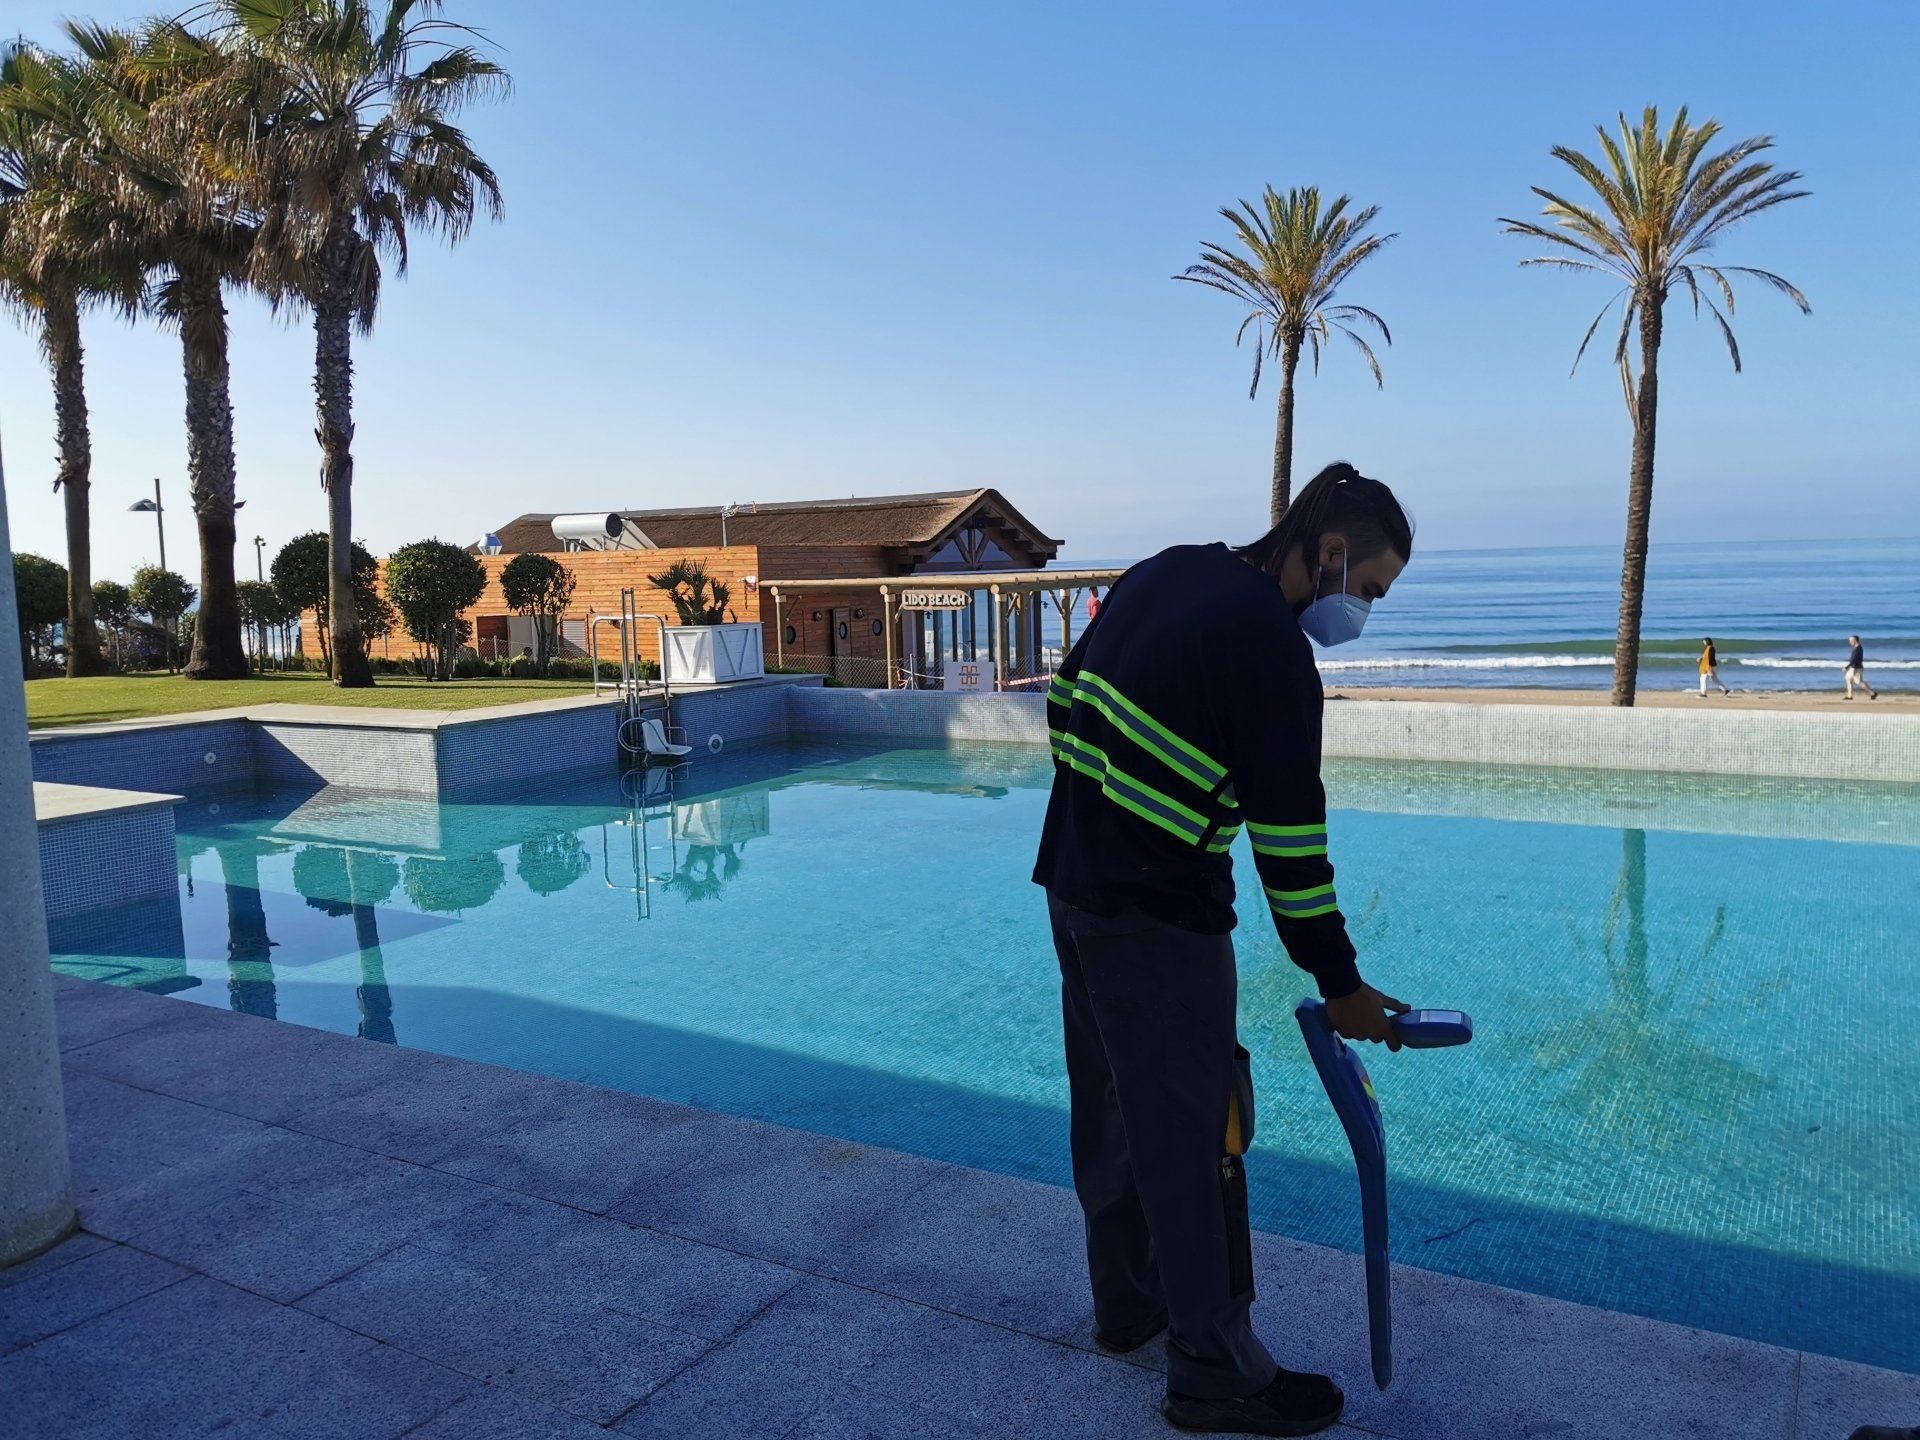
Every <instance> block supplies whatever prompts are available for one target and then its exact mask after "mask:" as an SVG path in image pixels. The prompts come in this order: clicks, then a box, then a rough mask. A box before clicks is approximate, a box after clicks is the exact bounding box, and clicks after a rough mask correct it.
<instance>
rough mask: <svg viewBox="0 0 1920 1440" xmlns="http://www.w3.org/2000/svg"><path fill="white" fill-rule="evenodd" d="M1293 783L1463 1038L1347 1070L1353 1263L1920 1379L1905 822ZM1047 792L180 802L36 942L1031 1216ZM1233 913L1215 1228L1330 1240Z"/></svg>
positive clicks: (929, 753)
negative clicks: (150, 876) (132, 867)
mask: <svg viewBox="0 0 1920 1440" xmlns="http://www.w3.org/2000/svg"><path fill="white" fill-rule="evenodd" d="M1328 778H1329V788H1330V791H1331V794H1332V797H1333V803H1334V806H1335V813H1334V815H1333V817H1332V821H1331V830H1332V835H1333V841H1332V843H1333V849H1334V857H1335V861H1336V864H1337V865H1338V867H1339V870H1340V890H1341V895H1342V897H1343V899H1344V900H1345V902H1346V905H1347V909H1348V912H1349V915H1350V917H1351V921H1352V925H1353V929H1354V933H1355V937H1356V940H1357V941H1358V943H1359V946H1360V950H1361V954H1362V963H1363V965H1364V967H1365V969H1366V972H1367V973H1368V974H1369V976H1370V977H1372V978H1374V979H1375V980H1376V982H1377V983H1379V984H1380V985H1382V986H1383V987H1384V988H1387V989H1390V990H1392V991H1394V992H1396V993H1398V994H1400V995H1402V996H1404V997H1406V998H1407V999H1409V1000H1412V1001H1414V1002H1415V1003H1424V1004H1431V1005H1444V1006H1457V1007H1460V1008H1463V1009H1466V1010H1469V1011H1471V1012H1472V1013H1473V1015H1474V1017H1475V1019H1476V1021H1477V1024H1478V1031H1479V1033H1478V1038H1477V1039H1476V1040H1475V1042H1474V1044H1473V1045H1472V1046H1471V1047H1470V1048H1468V1049H1466V1050H1463V1051H1446V1052H1428V1053H1423V1054H1414V1053H1411V1052H1407V1053H1403V1054H1401V1055H1398V1056H1389V1055H1385V1054H1381V1055H1379V1056H1377V1057H1370V1062H1371V1066H1372V1069H1373V1073H1374V1077H1375V1081H1376V1084H1377V1086H1378V1088H1379V1091H1380V1094H1381V1098H1382V1102H1383V1105H1384V1107H1385V1113H1386V1119H1387V1126H1388V1134H1389V1148H1390V1151H1391V1154H1392V1169H1393V1180H1394V1194H1393V1223H1394V1227H1395V1252H1396V1256H1397V1258H1399V1259H1401V1260H1403V1261H1406V1262H1409V1263H1412V1264H1417V1265H1423V1266H1427V1267H1430V1268H1434V1269H1440V1270H1447V1271H1452V1272H1455V1273H1457V1274H1461V1275H1468V1276H1472V1277H1475V1278H1478V1279H1484V1280H1490V1281H1495V1282H1498V1283H1501V1284H1507V1285H1514V1286H1518V1287H1520V1288H1523V1289H1528V1290H1534V1291H1538V1292H1541V1293H1545V1294H1551V1295H1557V1296H1562V1297H1565V1298H1568V1299H1573V1300H1581V1301H1587V1302H1591V1303H1595V1304H1600V1305H1605V1306H1608V1307H1611V1308H1615V1309H1623V1310H1630V1311H1635V1312H1639V1313H1642V1314H1648V1315H1654V1316H1659V1317H1661V1318H1664V1319H1669V1320H1675V1321H1680V1322H1683V1323H1686V1324H1691V1325H1699V1326H1705V1327H1708V1328H1711V1329H1717V1330H1722V1331H1726V1332H1730V1333H1734V1334H1740V1335H1747V1336H1752V1337H1755V1338H1759V1339H1763V1340H1769V1341H1774V1342H1777V1343H1780V1344H1784V1345H1791V1346H1798V1347H1804V1348H1808V1349H1813V1350H1819V1351H1825V1352H1828V1353H1832V1354H1837V1355H1842V1356H1846V1357H1849V1358H1853V1359H1858V1360H1865V1361H1871V1362H1875V1363H1879V1364H1884V1365H1893V1366H1898V1367H1901V1368H1905V1369H1909V1370H1920V1045H1916V1043H1915V1036H1916V1035H1920V790H1914V789H1895V788H1873V787H1863V786H1834V785H1815V784H1810V783H1809V784H1796V783H1785V782H1717V781H1706V780H1693V779H1681V778H1678V777H1644V776H1607V775H1594V774H1577V773H1563V772H1549V771H1525V770H1503V771H1475V770H1470V769H1465V768H1461V767H1439V766H1427V767H1411V766H1385V765H1335V766H1333V767H1331V769H1330V773H1329V777H1328ZM1048 781H1049V768H1048V762H1047V760H1046V758H1045V755H1044V752H1039V751H1037V750H1033V749H1029V748H1021V747H998V748H996V747H977V748H928V749H912V748H907V749H902V748H884V749H883V748H876V747H874V746H871V745H855V744H840V745H816V746H807V745H798V744H796V745H792V746H787V747H779V748H772V749H765V750H759V751H755V752H747V753H741V754H737V755H735V754H729V755H727V756H723V757H717V758H708V757H702V758H700V759H698V760H697V761H695V762H694V763H693V764H691V765H689V766H687V767H685V768H684V769H683V770H681V771H680V772H678V773H677V774H676V775H675V776H673V777H672V781H671V785H670V787H669V786H667V785H663V784H661V783H660V782H659V781H657V780H656V781H655V782H654V783H655V785H656V787H657V788H655V789H653V790H651V791H649V790H647V789H646V788H645V785H646V782H645V780H644V777H629V780H628V782H627V783H626V786H625V788H624V789H623V786H622V783H621V782H620V781H619V780H617V779H615V778H614V777H611V776H607V777H594V778H591V779H583V780H580V781H577V782H572V783H569V784H568V785H565V786H561V787H556V788H552V789H548V790H545V791H542V792H540V793H537V794H531V795H516V796H512V797H504V798H502V799H500V800H499V801H498V802H494V803H485V804H463V805H436V804H433V803H429V802H421V801H408V800H393V799H373V798H368V797H364V796H351V795H345V796H343V795H336V794H332V793H329V792H325V791H323V792H320V793H318V794H313V795H304V796H285V795H268V796H242V797H230V798H227V799H225V800H223V801H221V802H220V803H218V804H201V805H197V806H192V807H185V808H183V809H182V810H181V812H180V817H179V821H180V831H181V833H180V842H179V861H180V874H181V881H180V890H179V894H178V897H177V899H170V900H169V901H167V902H166V903H163V904H157V905H154V906H151V907H147V908H145V909H142V910H139V911H129V910H126V909H121V910H116V911H114V912H112V913H110V914H101V915H95V916H83V917H80V918H78V919H76V920H72V921H69V922H66V923H64V924H62V925H61V926H60V927H59V928H58V930H57V931H56V934H55V937H54V938H55V946H56V949H57V950H58V951H59V952H60V953H59V954H58V955H57V957H56V963H57V965H58V967H59V968H60V969H62V970H64V971H67V972H69V973H72V974H78V975H88V976H92V977H95V978H101V979H108V980H113V981H117V982H119V983H124V984H139V985H144V986H147V987H149V988H152V989H157V990H165V991H172V992H174V993H176V994H178V995H179V996H180V997H181V998H182V999H184V1000H188V1001H194V1002H199V1003H204V1004H213V1005H232V1006H234V1007H236V1008H240V1009H245V1010H249V1011H252V1012H254V1013H260V1014H274V1015H278V1016H279V1017H280V1018H282V1019H287V1020H294V1021H298V1022H300V1023H302V1024H307V1025H316V1026H321V1027H324V1028H327V1029H332V1030H339V1031H344V1032H346V1033H348V1034H352V1033H355V1032H358V1033H361V1034H364V1035H367V1036H370V1037H371V1038H374V1039H377V1040H386V1041H397V1042H398V1043H400V1044H403V1045H411V1046H417V1047H420V1048H423V1049H428V1050H435V1051H442V1052H446V1053H450V1054H458V1055H464V1056H470V1057H473V1058H476V1059H481V1060H487V1061H493V1062H496V1063H500V1064H505V1065H512V1066H518V1067H521V1068H524V1069H528V1070H535V1071H542V1072H545V1073H548V1074H553V1075H561V1076H566V1077H569V1078H573V1079H579V1080H585V1081H591V1082H593V1083H596V1084H601V1085H608V1086H614V1087H618V1088H622V1089H627V1090H633V1091H638V1092H643V1093H646V1094H651V1095H658V1096H663V1097H666V1098H669V1099H674V1100H683V1101H688V1102H691V1103H693V1104H697V1105H702V1106H707V1107H710V1108H713V1109H717V1110H725V1111H732V1112H737V1113H740V1114H745V1115H753V1116H758V1117H761V1118H764V1119H767V1120H772V1121H777V1122H780V1123H784V1124H790V1125H797V1126H802V1127H805V1128H808V1129H812V1130H818V1131H823V1132H826V1133H830V1134H835V1135H841V1136H846V1137H849V1138H852V1139H857V1140H863V1141H870V1142H875V1143H879V1144H883V1145H890V1146H895V1147H899V1148H902V1149H906V1150H911V1151H916V1152H919V1153H921V1154H926V1155H932V1156H937V1157H940V1158H942V1159H948V1160H954V1161H960V1162H964V1163H968V1164H973V1165H980V1166H984V1167H987V1168H990V1169H995V1170H1001V1171H1005V1172H1008V1173H1012V1174H1018V1175H1025V1176H1031V1177H1035V1178H1038V1179H1042V1180H1047V1181H1053V1182H1057V1183H1065V1182H1066V1180H1067V1172H1066V1125H1065V1109H1064V1107H1065V1102H1066V1085H1065V1076H1064V1073H1063V1070H1062V1064H1061V1059H1060V1054H1059V1036H1058V1016H1057V1010H1056V1007H1057V1004H1058V990H1057V981H1056V972H1055V969H1054V963H1053V959H1052V955H1051V951H1050V948H1049V946H1048V943H1047V939H1046V927H1045V924H1044V914H1043V907H1042V904H1041V897H1040V894H1039V892H1038V891H1037V890H1035V889H1034V888H1033V887H1032V886H1031V885H1030V884H1028V883H1027V879H1026V875H1027V868H1028V865H1029V862H1030V857H1031V851H1032V846H1033V841H1034V837H1035V835H1036V834H1037V831H1038V827H1039V823H1040V815H1041V810H1042V807H1043V805H1044V802H1045V797H1046V788H1045V787H1046V785H1047V784H1048ZM1241 865H1242V869H1243V871H1244V870H1245V868H1246V864H1245V860H1244V857H1243V858H1242V860H1241ZM1245 918H1246V920H1247V922H1248V923H1246V924H1244V925H1243V927H1242V929H1241V931H1240V932H1239V950H1240V962H1241V976H1242V981H1241V984H1242V989H1241V1011H1240V1013H1241V1028H1242V1038H1243V1040H1244V1041H1245V1043H1246V1044H1247V1045H1248V1047H1249V1048H1250V1049H1251V1050H1252V1052H1253V1054H1254V1060H1255V1066H1256V1076H1257V1081H1258V1085H1259V1089H1260V1100H1261V1105H1262V1113H1261V1120H1260V1139H1259V1142H1258V1145H1257V1146H1256V1150H1255V1153H1254V1156H1253V1162H1252V1167H1251V1168H1252V1177H1253V1189H1254V1204H1255V1223H1256V1224H1258V1225H1260V1226H1261V1227H1263V1228H1266V1229H1270V1230H1274V1231H1278V1232H1280V1233H1283V1234H1288V1235H1295V1236H1299V1237H1302V1238H1305V1239H1310V1240H1316V1241H1321V1242H1325V1243H1329V1244H1334V1245H1340V1246H1344V1247H1347V1248H1357V1244H1358V1234H1359V1210H1358V1205H1357V1202H1356V1197H1355V1192H1354V1184H1353V1178H1352V1170H1351V1165H1350V1162H1349V1161H1348V1159H1347V1157H1346V1152H1345V1148H1344V1141H1343V1140H1342V1138H1341V1136H1340V1133H1339V1130H1338V1127H1337V1125H1336V1123H1335V1121H1334V1118H1333V1115H1332V1112H1331V1110H1330V1108H1329V1107H1328V1105H1327V1104H1326V1101H1325V1099H1324V1097H1323V1096H1322V1095H1321V1094H1320V1092H1319V1089H1318V1087H1317V1085H1316V1083H1315V1081H1314V1079H1313V1076H1312V1072H1311V1070H1310V1068H1309V1067H1308V1065H1307V1062H1306V1059H1305V1055H1304V1051H1303V1049H1302V1046H1301V1044H1300V1039H1299V1035H1298V1032H1297V1031H1296V1030H1295V1028H1294V1025H1293V1021H1292V1015H1291V1012H1292V1007H1293V1003H1294V1001H1295V1000H1296V999H1297V998H1298V996H1300V995H1301V994H1303V993H1305V992H1306V989H1307V985H1306V982H1305V977H1304V976H1302V975H1301V974H1299V972H1297V971H1295V970H1294V969H1293V968H1292V967H1291V966H1290V965H1289V964H1288V963H1287V962H1286V960H1285V959H1284V957H1283V956H1282V955H1281V954H1280V952H1279V948H1278V945H1277V943H1276V941H1275V939H1274V937H1273V934H1272V929H1271V925H1270V924H1269V922H1268V921H1267V920H1266V919H1265V917H1264V915H1263V914H1258V913H1253V912H1252V911H1251V910H1249V911H1247V912H1245Z"/></svg>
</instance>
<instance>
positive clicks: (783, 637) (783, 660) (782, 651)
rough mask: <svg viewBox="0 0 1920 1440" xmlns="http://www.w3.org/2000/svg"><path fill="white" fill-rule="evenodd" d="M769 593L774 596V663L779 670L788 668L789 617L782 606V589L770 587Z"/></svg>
mask: <svg viewBox="0 0 1920 1440" xmlns="http://www.w3.org/2000/svg"><path fill="white" fill-rule="evenodd" d="M767 593H768V594H769V595H771V596H773V663H774V665H775V666H776V667H777V668H779V669H782V670H784V669H786V666H787V617H786V612H785V611H784V610H783V609H782V608H781V605H780V587H779V586H778V585H769V586H768V587H767Z"/></svg>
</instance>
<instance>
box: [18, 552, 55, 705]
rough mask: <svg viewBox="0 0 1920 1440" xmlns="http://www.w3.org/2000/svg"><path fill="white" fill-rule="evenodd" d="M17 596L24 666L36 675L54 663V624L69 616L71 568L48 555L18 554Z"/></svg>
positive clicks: (21, 658) (21, 656) (21, 660)
mask: <svg viewBox="0 0 1920 1440" xmlns="http://www.w3.org/2000/svg"><path fill="white" fill-rule="evenodd" d="M13 597H14V605H15V608H16V610H17V611H18V621H19V628H20V668H21V669H22V670H24V671H26V673H27V674H28V675H32V674H33V673H34V672H35V671H36V670H37V669H38V668H39V667H40V666H41V665H50V664H52V663H53V627H54V626H56V625H59V624H62V623H64V622H65V620H66V618H67V567H66V566H64V565H62V564H60V563H59V562H58V561H54V560H49V559H47V558H46V557H45V556H44V555H32V554H28V553H25V552H22V553H21V554H18V555H15V556H14V557H13ZM36 662H37V663H36Z"/></svg>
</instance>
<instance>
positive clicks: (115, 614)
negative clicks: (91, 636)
mask: <svg viewBox="0 0 1920 1440" xmlns="http://www.w3.org/2000/svg"><path fill="white" fill-rule="evenodd" d="M93 619H94V624H95V625H96V626H98V627H99V631H100V640H101V643H102V645H103V646H104V647H105V649H106V654H107V658H108V659H109V660H110V661H111V662H112V664H113V668H114V669H116V670H124V669H125V668H126V665H127V648H128V647H127V641H128V638H129V636H128V632H129V631H130V630H131V629H132V628H133V597H132V596H131V595H130V594H128V593H127V587H126V586H124V585H122V584H121V583H120V582H119V581H118V580H96V581H94V582H93Z"/></svg>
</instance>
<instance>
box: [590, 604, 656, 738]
mask: <svg viewBox="0 0 1920 1440" xmlns="http://www.w3.org/2000/svg"><path fill="white" fill-rule="evenodd" d="M642 620H651V621H652V622H653V623H654V624H655V626H657V627H658V628H659V631H660V690H659V699H660V723H661V724H662V725H666V726H671V725H672V724H673V686H672V684H671V683H670V682H669V681H668V679H667V622H666V618H665V617H664V616H661V615H652V614H642V613H640V610H639V608H638V605H637V603H636V601H635V600H634V592H633V587H632V586H627V587H626V588H625V589H623V590H621V592H620V613H619V614H618V615H595V616H592V617H591V618H589V619H588V621H587V656H588V659H589V661H590V663H591V665H592V668H593V693H594V694H595V695H598V694H599V693H600V642H599V636H600V631H599V627H600V626H602V625H613V626H617V627H618V628H619V631H620V680H619V685H620V711H619V723H618V725H617V727H616V728H615V730H614V737H615V740H616V741H617V743H618V745H619V747H620V754H621V758H622V759H628V760H631V759H636V758H638V757H640V756H642V755H644V754H645V753H646V743H645V742H644V741H643V740H642V739H641V735H640V722H641V719H642V717H643V715H644V713H645V707H646V702H648V701H650V700H651V699H653V685H652V682H650V681H648V680H646V679H644V678H643V677H642V676H641V674H640V666H641V664H642V663H643V661H642V656H641V654H640V622H641V621H642Z"/></svg>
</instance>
